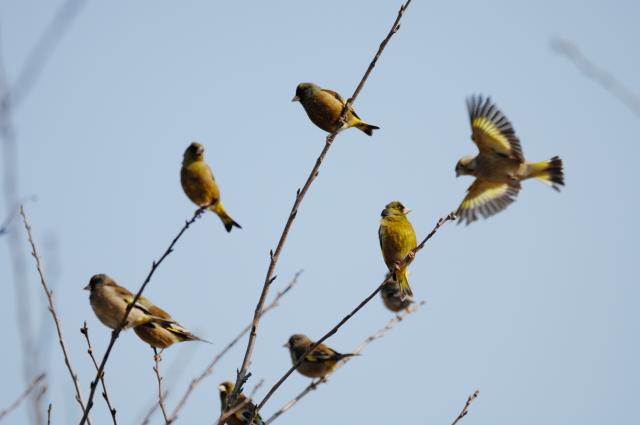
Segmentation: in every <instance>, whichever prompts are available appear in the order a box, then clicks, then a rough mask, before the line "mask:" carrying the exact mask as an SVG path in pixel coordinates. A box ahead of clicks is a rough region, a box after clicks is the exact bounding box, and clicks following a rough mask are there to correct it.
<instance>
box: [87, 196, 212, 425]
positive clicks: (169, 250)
mask: <svg viewBox="0 0 640 425" xmlns="http://www.w3.org/2000/svg"><path fill="white" fill-rule="evenodd" d="M209 207H210V205H205V206H203V207H200V208H198V209H197V210H196V211H195V212H194V213H193V217H191V219H189V220H187V221H186V222H185V223H184V226H182V228H181V229H180V231H179V232H178V234H177V235H176V236H175V237H174V238H173V240H172V241H171V243H170V244H169V247H168V248H167V249H166V250H165V251H164V253H163V254H162V255H161V256H160V258H159V259H158V260H157V261H154V262H153V263H151V270H149V274H147V277H146V278H145V280H144V282H143V283H142V286H140V289H138V292H137V293H136V295H135V296H134V297H133V299H132V300H131V302H130V303H129V305H128V306H127V309H126V310H125V312H124V316H123V317H122V320H121V321H120V324H119V325H118V327H117V328H115V329H114V330H113V332H111V340H110V341H109V345H108V346H107V351H105V353H104V356H103V357H102V361H101V362H100V366H99V367H98V372H97V373H96V377H95V378H94V380H93V381H91V385H90V387H91V390H90V392H89V399H88V400H87V408H86V409H85V410H84V414H83V415H82V419H81V420H80V425H82V424H84V423H85V422H86V421H87V417H88V415H89V411H90V410H91V407H93V397H94V396H95V392H96V388H97V386H98V379H100V377H102V375H103V373H104V368H105V366H106V364H107V360H108V359H109V354H111V349H112V348H113V345H114V344H115V342H116V340H117V339H118V336H119V335H120V332H121V331H122V329H123V328H124V326H125V324H126V323H127V317H129V313H130V312H131V310H132V309H133V306H134V305H135V304H136V303H137V302H138V299H140V296H141V295H142V292H143V291H144V289H145V288H146V287H147V285H148V284H149V282H150V281H151V277H152V276H153V274H154V273H155V271H156V270H157V269H158V266H160V264H162V262H163V261H164V259H165V258H167V257H168V256H169V254H171V253H172V252H173V247H174V246H175V245H176V243H177V242H178V240H179V239H180V238H181V237H182V235H183V234H184V232H186V231H187V229H188V228H189V227H190V226H191V225H192V224H193V223H195V222H196V220H197V219H198V218H200V216H201V215H202V214H203V213H204V212H205V211H206V210H207V209H208V208H209Z"/></svg>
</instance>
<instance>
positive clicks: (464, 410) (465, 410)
mask: <svg viewBox="0 0 640 425" xmlns="http://www.w3.org/2000/svg"><path fill="white" fill-rule="evenodd" d="M478 394H480V390H476V391H475V392H474V393H473V394H471V395H470V396H469V398H468V399H467V402H466V403H465V404H464V407H463V408H462V410H461V411H460V413H459V414H458V417H457V418H456V419H455V420H454V421H453V422H452V423H451V425H456V424H457V423H458V422H459V421H460V420H461V419H462V418H464V417H465V416H467V413H469V406H471V403H473V400H475V399H476V398H478Z"/></svg>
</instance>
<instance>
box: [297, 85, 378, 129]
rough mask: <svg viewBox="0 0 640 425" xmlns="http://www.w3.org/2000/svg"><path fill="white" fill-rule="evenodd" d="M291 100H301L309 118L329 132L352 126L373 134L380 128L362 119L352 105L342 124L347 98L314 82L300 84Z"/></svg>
mask: <svg viewBox="0 0 640 425" xmlns="http://www.w3.org/2000/svg"><path fill="white" fill-rule="evenodd" d="M291 101H292V102H300V103H301V104H302V106H303V107H304V110H305V111H306V112H307V115H308V116H309V119H310V120H311V121H312V122H313V123H314V124H315V125H317V126H318V127H320V128H321V129H323V130H324V131H326V132H328V133H337V132H338V131H341V130H344V129H347V128H350V127H356V128H358V129H359V130H362V131H363V132H365V133H366V134H368V135H369V136H371V135H373V130H378V129H379V128H380V127H376V126H375V125H371V124H367V123H366V122H364V121H362V120H361V119H360V117H359V116H358V114H356V111H354V110H353V108H352V107H349V109H348V110H347V113H346V116H345V119H344V124H343V125H341V123H340V122H339V121H340V115H341V114H342V109H343V108H344V105H345V103H346V102H345V100H344V99H343V98H342V97H341V96H340V95H339V94H338V93H336V92H334V91H332V90H327V89H323V88H320V87H318V86H317V85H315V84H313V83H300V84H298V87H297V88H296V95H295V96H294V97H293V99H291Z"/></svg>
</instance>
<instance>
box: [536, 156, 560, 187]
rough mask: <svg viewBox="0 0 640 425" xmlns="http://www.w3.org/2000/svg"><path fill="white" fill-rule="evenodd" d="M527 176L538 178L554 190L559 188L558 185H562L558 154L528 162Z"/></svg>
mask: <svg viewBox="0 0 640 425" xmlns="http://www.w3.org/2000/svg"><path fill="white" fill-rule="evenodd" d="M527 178H534V179H538V180H540V181H542V182H543V183H546V184H548V185H549V186H551V187H552V188H554V189H555V190H560V186H564V171H563V167H562V160H561V159H560V157H559V156H554V157H553V158H551V159H549V160H547V161H542V162H533V163H530V164H528V165H527Z"/></svg>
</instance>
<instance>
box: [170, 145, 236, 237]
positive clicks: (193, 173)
mask: <svg viewBox="0 0 640 425" xmlns="http://www.w3.org/2000/svg"><path fill="white" fill-rule="evenodd" d="M180 182H181V183H182V189H183V190H184V193H186V194H187V196H188V197H189V199H191V201H193V203H194V204H196V205H197V206H199V207H204V206H210V208H209V209H210V210H211V211H213V212H214V213H216V214H217V215H218V217H220V220H222V223H223V224H224V228H225V229H227V232H230V231H231V229H232V228H233V227H234V226H235V227H237V228H239V229H242V226H240V225H239V224H238V223H236V222H235V221H234V220H233V219H232V218H231V216H230V215H229V214H228V213H227V211H226V210H225V209H224V206H223V205H222V202H221V201H220V189H218V184H217V183H216V179H215V178H214V177H213V173H212V172H211V168H209V166H208V165H207V163H206V162H204V146H202V145H201V144H200V143H196V142H193V143H191V144H190V145H189V147H188V148H187V149H186V150H185V151H184V155H183V159H182V169H181V170H180Z"/></svg>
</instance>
